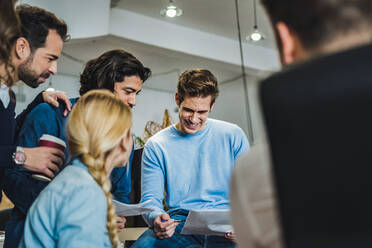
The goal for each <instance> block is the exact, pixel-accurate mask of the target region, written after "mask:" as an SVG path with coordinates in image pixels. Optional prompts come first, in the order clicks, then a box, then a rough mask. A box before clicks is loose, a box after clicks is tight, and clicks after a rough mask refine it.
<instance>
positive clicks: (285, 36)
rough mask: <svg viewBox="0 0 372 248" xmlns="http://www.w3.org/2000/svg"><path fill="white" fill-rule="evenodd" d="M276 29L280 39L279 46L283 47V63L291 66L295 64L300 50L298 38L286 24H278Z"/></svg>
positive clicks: (281, 55)
mask: <svg viewBox="0 0 372 248" xmlns="http://www.w3.org/2000/svg"><path fill="white" fill-rule="evenodd" d="M275 28H276V30H277V33H278V36H279V39H280V42H279V44H281V46H282V47H281V49H279V51H281V53H282V54H280V57H281V60H282V63H283V64H291V63H293V62H295V61H296V60H297V58H296V54H297V51H296V49H299V47H297V46H298V45H299V44H298V39H297V36H296V35H295V34H294V33H292V32H291V30H290V29H289V27H288V26H287V24H285V23H284V22H278V23H277V24H276V25H275Z"/></svg>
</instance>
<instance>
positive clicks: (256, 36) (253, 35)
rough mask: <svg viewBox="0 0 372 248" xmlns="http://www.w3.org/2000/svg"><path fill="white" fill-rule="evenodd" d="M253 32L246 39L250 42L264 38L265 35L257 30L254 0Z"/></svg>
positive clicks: (254, 0) (254, 3) (254, 1)
mask: <svg viewBox="0 0 372 248" xmlns="http://www.w3.org/2000/svg"><path fill="white" fill-rule="evenodd" d="M253 22H254V25H253V32H252V33H251V34H250V35H248V36H247V40H249V41H252V42H257V41H260V40H263V39H265V36H264V35H263V34H262V33H261V32H260V31H259V30H258V26H257V7H256V0H253Z"/></svg>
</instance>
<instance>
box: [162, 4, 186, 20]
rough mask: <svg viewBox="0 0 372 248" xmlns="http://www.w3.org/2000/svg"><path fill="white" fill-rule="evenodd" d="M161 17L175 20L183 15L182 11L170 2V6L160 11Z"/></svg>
mask: <svg viewBox="0 0 372 248" xmlns="http://www.w3.org/2000/svg"><path fill="white" fill-rule="evenodd" d="M160 15H162V16H166V17H170V18H174V17H177V16H181V15H182V9H180V8H178V7H177V6H176V5H175V4H174V2H173V0H169V3H168V5H167V6H166V7H164V8H162V9H161V10H160Z"/></svg>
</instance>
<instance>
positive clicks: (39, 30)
mask: <svg viewBox="0 0 372 248" xmlns="http://www.w3.org/2000/svg"><path fill="white" fill-rule="evenodd" d="M16 12H17V14H18V16H19V19H20V20H21V34H20V35H21V37H24V38H26V39H27V41H28V42H29V44H30V48H31V51H32V52H34V51H35V50H36V49H38V48H40V47H44V45H45V42H46V38H47V36H48V34H49V29H54V30H56V31H57V33H58V35H59V36H60V37H61V39H62V40H63V41H64V42H65V41H67V40H69V38H70V36H69V35H67V25H66V23H65V22H64V21H63V20H61V19H59V18H57V17H56V16H55V14H53V13H51V12H49V11H47V10H45V9H41V8H38V7H35V6H30V5H26V4H22V5H19V6H17V8H16Z"/></svg>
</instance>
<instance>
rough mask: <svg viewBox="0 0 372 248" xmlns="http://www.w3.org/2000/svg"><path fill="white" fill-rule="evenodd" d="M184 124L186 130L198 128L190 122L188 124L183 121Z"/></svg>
mask: <svg viewBox="0 0 372 248" xmlns="http://www.w3.org/2000/svg"><path fill="white" fill-rule="evenodd" d="M185 124H186V127H187V128H188V129H193V130H194V129H196V128H197V127H198V126H199V124H198V123H196V124H195V123H192V122H189V121H185Z"/></svg>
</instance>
